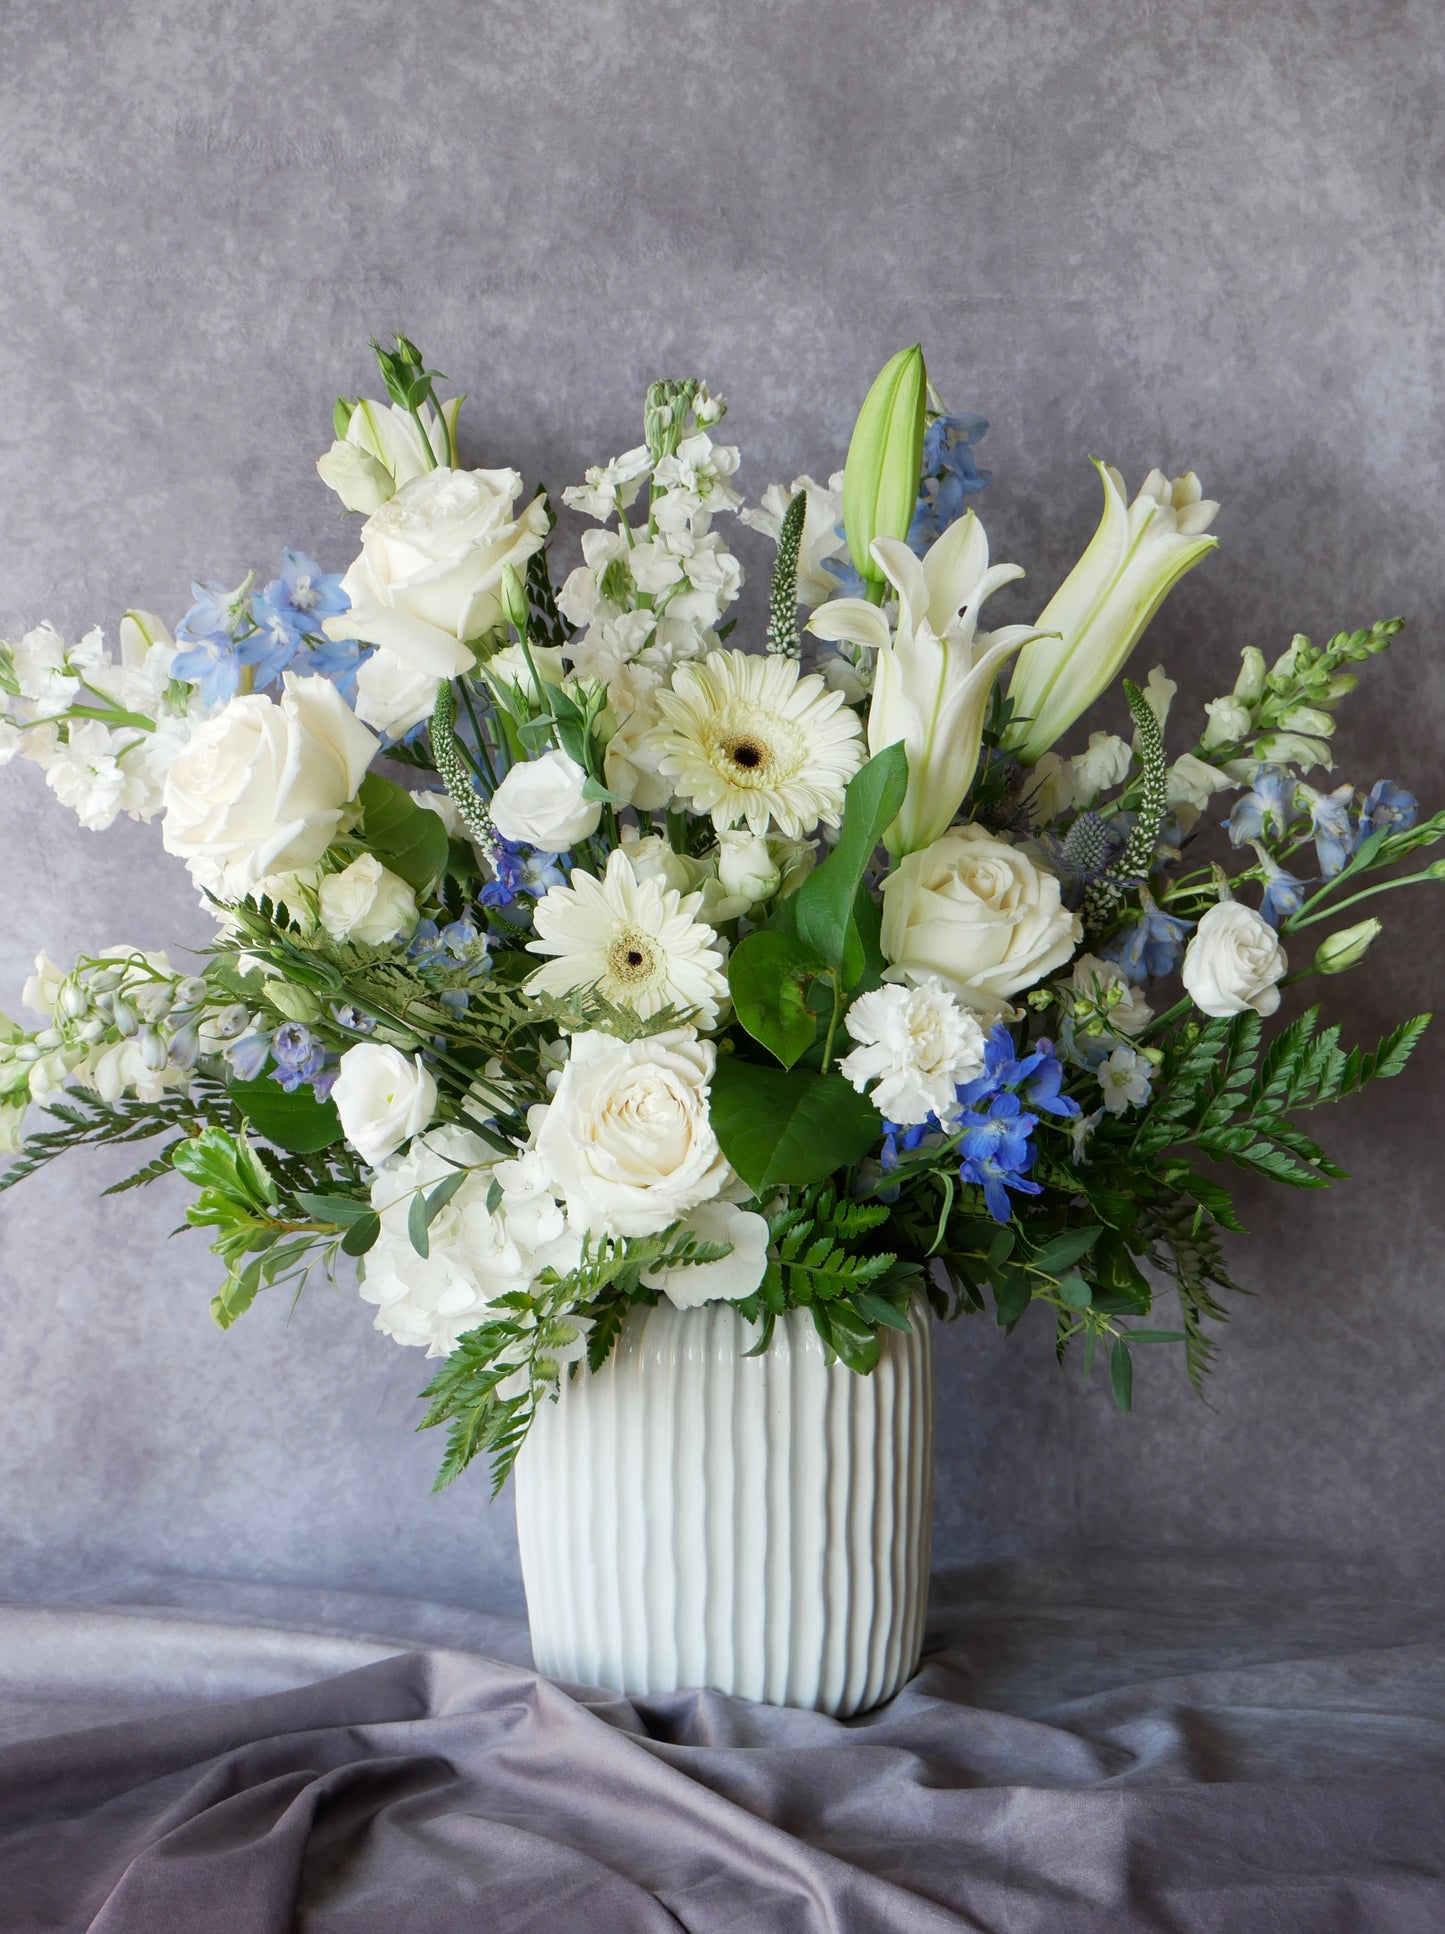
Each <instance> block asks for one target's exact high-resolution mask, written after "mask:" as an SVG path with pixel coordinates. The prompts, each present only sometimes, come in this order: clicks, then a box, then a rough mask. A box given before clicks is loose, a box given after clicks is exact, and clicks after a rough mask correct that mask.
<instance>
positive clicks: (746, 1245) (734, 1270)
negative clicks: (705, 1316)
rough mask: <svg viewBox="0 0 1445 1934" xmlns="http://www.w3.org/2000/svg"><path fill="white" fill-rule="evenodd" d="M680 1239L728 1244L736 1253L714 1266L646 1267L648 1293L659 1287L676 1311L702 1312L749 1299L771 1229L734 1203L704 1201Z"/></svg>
mask: <svg viewBox="0 0 1445 1934" xmlns="http://www.w3.org/2000/svg"><path fill="white" fill-rule="evenodd" d="M678 1234H679V1235H692V1236H696V1237H697V1239H698V1241H699V1242H717V1243H723V1242H730V1243H731V1244H732V1254H731V1255H730V1256H721V1257H719V1258H718V1260H717V1261H716V1262H694V1263H677V1264H674V1265H673V1266H672V1267H670V1268H652V1269H644V1270H643V1272H642V1280H643V1282H644V1283H645V1284H646V1285H647V1287H648V1288H649V1289H660V1290H661V1291H662V1293H663V1295H664V1296H666V1297H667V1299H668V1301H669V1302H670V1303H671V1304H672V1305H673V1307H674V1308H675V1309H698V1308H700V1307H701V1305H702V1304H704V1303H736V1302H740V1301H741V1300H742V1298H743V1297H744V1296H751V1295H752V1293H753V1291H754V1290H755V1289H756V1288H757V1286H758V1284H759V1283H760V1282H761V1281H762V1280H763V1273H764V1271H765V1270H766V1269H767V1266H768V1225H767V1223H766V1221H765V1220H764V1219H763V1217H762V1216H760V1215H758V1214H756V1213H755V1212H754V1211H753V1210H752V1209H742V1208H739V1207H738V1205H737V1203H736V1202H718V1201H713V1202H700V1203H699V1204H698V1206H697V1207H696V1208H695V1209H694V1210H693V1211H692V1212H691V1214H690V1215H689V1216H688V1218H687V1220H686V1222H684V1223H683V1225H682V1228H681V1229H680V1230H679V1231H678Z"/></svg>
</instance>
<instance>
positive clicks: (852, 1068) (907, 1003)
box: [838, 980, 985, 1128]
mask: <svg viewBox="0 0 1445 1934" xmlns="http://www.w3.org/2000/svg"><path fill="white" fill-rule="evenodd" d="M845 1025H846V1027H847V1029H848V1032H849V1033H850V1034H851V1035H852V1037H853V1039H854V1040H855V1041H857V1042H858V1043H859V1045H858V1046H857V1047H856V1048H854V1050H853V1052H852V1053H851V1054H849V1055H846V1056H845V1057H844V1058H843V1060H841V1061H840V1062H839V1063H838V1072H839V1074H841V1075H842V1076H843V1077H844V1079H845V1080H848V1081H851V1082H852V1084H853V1086H854V1087H855V1088H856V1089H857V1090H858V1092H859V1094H860V1095H861V1094H862V1092H863V1090H864V1089H865V1088H866V1087H867V1085H868V1083H869V1082H870V1081H873V1082H876V1083H877V1086H876V1087H875V1088H874V1090H873V1093H872V1096H871V1100H872V1102H873V1105H874V1107H875V1108H876V1109H877V1110H878V1112H879V1114H880V1115H882V1116H884V1117H885V1118H886V1119H887V1120H888V1121H893V1122H897V1123H898V1124H899V1125H900V1127H905V1128H908V1127H912V1126H914V1125H915V1124H916V1123H918V1122H923V1121H927V1119H928V1117H929V1116H930V1115H934V1116H936V1117H937V1118H938V1120H940V1121H943V1120H946V1119H947V1117H948V1116H949V1115H950V1114H951V1113H952V1112H953V1110H954V1109H955V1107H956V1106H957V1100H956V1093H955V1091H956V1089H957V1087H958V1084H959V1083H960V1082H961V1081H971V1080H972V1079H973V1077H974V1076H975V1075H977V1074H981V1073H982V1072H983V1065H984V1045H985V1043H984V1033H983V1029H982V1028H981V1027H980V1026H979V1024H978V1021H977V1020H976V1019H975V1017H974V1016H973V1015H972V1014H970V1013H969V1012H968V1011H967V1009H965V1008H963V1007H960V1006H959V1004H958V1002H957V1001H956V1000H955V999H954V997H953V995H952V994H951V993H950V992H949V991H948V989H947V988H946V987H944V986H942V985H941V984H940V983H939V982H938V981H936V980H931V981H926V982H925V983H924V984H923V985H922V986H920V987H880V988H877V989H876V990H875V991H874V992H873V993H871V994H863V995H860V996H859V998H858V999H857V1000H856V1001H854V1003H853V1005H852V1006H851V1007H850V1008H849V1009H848V1012H847V1015H846V1017H845Z"/></svg>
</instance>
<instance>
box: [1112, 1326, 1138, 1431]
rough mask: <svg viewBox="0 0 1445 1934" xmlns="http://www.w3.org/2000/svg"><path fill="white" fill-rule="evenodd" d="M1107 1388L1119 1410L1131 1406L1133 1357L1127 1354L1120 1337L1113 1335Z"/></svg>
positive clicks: (1127, 1408) (1132, 1398)
mask: <svg viewBox="0 0 1445 1934" xmlns="http://www.w3.org/2000/svg"><path fill="white" fill-rule="evenodd" d="M1109 1388H1110V1389H1111V1390H1112V1391H1113V1393H1114V1402H1115V1404H1116V1405H1117V1406H1118V1408H1119V1409H1120V1410H1122V1411H1125V1412H1127V1411H1129V1410H1130V1409H1131V1408H1132V1407H1133V1403H1134V1359H1133V1358H1132V1357H1131V1356H1130V1355H1129V1350H1128V1346H1127V1345H1126V1344H1125V1342H1124V1339H1123V1338H1122V1337H1115V1339H1114V1347H1113V1349H1112V1350H1110V1352H1109Z"/></svg>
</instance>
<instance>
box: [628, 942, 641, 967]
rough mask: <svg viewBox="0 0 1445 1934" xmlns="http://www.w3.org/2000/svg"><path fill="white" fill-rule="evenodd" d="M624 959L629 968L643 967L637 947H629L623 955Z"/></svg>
mask: <svg viewBox="0 0 1445 1934" xmlns="http://www.w3.org/2000/svg"><path fill="white" fill-rule="evenodd" d="M623 959H624V960H625V961H626V962H627V964H628V966H629V967H640V966H641V965H642V955H641V954H640V953H639V952H638V951H637V949H636V947H629V948H628V949H627V952H626V953H625V954H624V955H623Z"/></svg>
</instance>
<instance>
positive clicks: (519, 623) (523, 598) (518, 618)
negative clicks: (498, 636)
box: [502, 564, 528, 633]
mask: <svg viewBox="0 0 1445 1934" xmlns="http://www.w3.org/2000/svg"><path fill="white" fill-rule="evenodd" d="M502 609H503V610H504V611H505V612H506V614H507V622H508V623H509V624H512V625H515V627H516V628H517V630H518V631H520V632H523V633H525V631H526V629H527V621H528V612H527V593H526V590H525V588H524V587H523V584H522V580H521V579H520V578H519V577H518V576H517V573H516V571H515V569H514V568H513V567H512V565H510V564H504V565H503V566H502Z"/></svg>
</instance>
